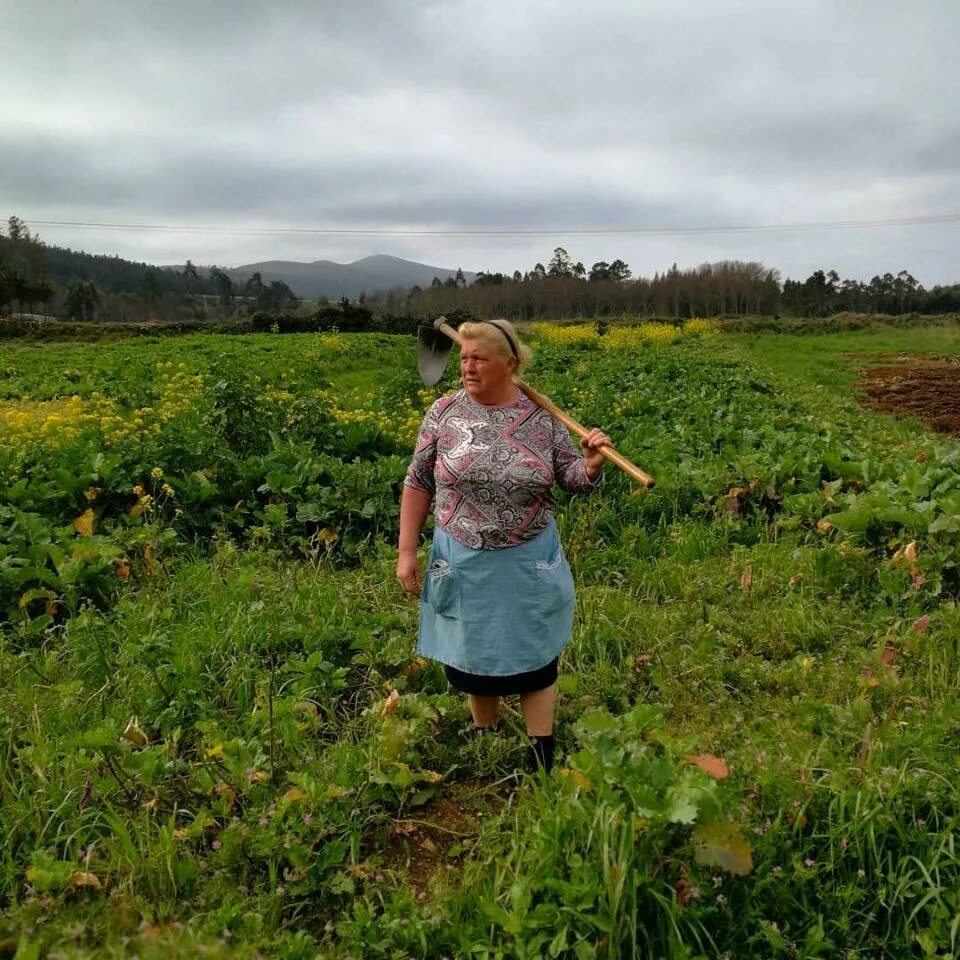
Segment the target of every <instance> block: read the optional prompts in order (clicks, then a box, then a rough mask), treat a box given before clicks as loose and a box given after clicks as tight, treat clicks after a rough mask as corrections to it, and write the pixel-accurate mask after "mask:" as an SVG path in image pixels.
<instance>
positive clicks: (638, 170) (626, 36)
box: [0, 0, 960, 286]
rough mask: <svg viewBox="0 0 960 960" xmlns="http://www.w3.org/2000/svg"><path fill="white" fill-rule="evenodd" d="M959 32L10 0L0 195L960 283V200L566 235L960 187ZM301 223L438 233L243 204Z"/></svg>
mask: <svg viewBox="0 0 960 960" xmlns="http://www.w3.org/2000/svg"><path fill="white" fill-rule="evenodd" d="M958 36H960V2H958V0H916V2H914V3H912V4H907V3H903V2H900V0H898V2H888V0H835V2H827V0H793V2H791V0H769V2H760V0H741V2H734V0H698V2H692V0H690V2H685V0H591V2H589V3H587V2H582V0H581V2H568V0H550V2H539V0H537V2H529V0H527V2H525V0H510V2H504V0H477V2H473V0H452V2H444V0H435V2H429V0H421V2H413V0H408V2H381V0H349V2H341V0H316V2H312V3H307V2H303V3H296V2H284V0H277V2H274V3H273V4H265V3H262V2H257V3H253V2H248V0H230V2H220V0H216V2H213V0H199V2H198V0H189V2H185V0H165V2H163V3H158V2H156V0H148V2H144V0H96V2H93V0H79V2H78V0H0V90H2V91H3V93H2V95H0V217H3V218H6V217H7V216H9V215H10V214H17V215H18V216H20V217H22V218H23V219H25V220H27V221H29V222H31V223H32V224H34V225H35V229H36V231H37V232H38V233H39V234H40V236H41V237H42V238H43V239H45V240H47V241H48V242H51V243H59V244H64V245H67V246H72V247H74V248H77V249H86V250H90V251H94V252H106V253H119V254H120V255H121V256H124V257H129V258H131V259H143V260H146V261H148V262H156V263H178V262H183V261H184V260H186V259H187V258H190V259H192V260H193V261H194V262H196V263H204V264H209V263H220V264H223V265H226V266H234V265H237V264H241V263H245V262H250V261H254V260H266V259H292V260H315V259H320V258H329V259H333V260H338V261H342V262H345V261H349V260H353V259H357V258H358V257H361V256H365V255H367V254H370V253H378V252H379V253H388V254H393V255H396V256H402V257H408V258H411V259H415V260H420V261H424V262H427V263H431V264H433V265H438V266H445V267H457V266H461V267H463V268H464V269H467V270H478V269H488V270H511V271H512V270H514V269H521V270H527V269H530V268H531V267H532V266H533V264H534V263H536V262H537V261H542V262H543V263H546V262H547V261H548V260H549V258H550V255H551V252H552V250H553V248H554V247H556V246H558V245H560V246H563V247H565V248H566V249H567V250H568V251H569V253H570V255H571V257H572V258H573V259H574V260H575V261H576V260H582V261H583V262H584V263H585V264H586V266H587V268H588V269H589V267H590V266H591V264H592V263H594V262H595V261H597V260H611V259H614V258H616V257H620V258H622V259H624V260H626V261H627V262H628V263H629V264H630V266H631V267H632V269H633V271H634V273H635V274H638V275H652V274H653V272H654V271H655V270H663V269H665V268H667V267H669V266H670V264H671V263H672V262H674V261H676V262H678V264H679V265H680V266H681V267H685V266H693V265H696V264H699V263H702V262H704V261H713V260H720V259H745V260H760V261H762V262H764V263H766V264H768V265H769V266H772V267H776V268H778V269H780V270H781V271H782V272H783V274H784V275H786V276H793V277H805V276H807V275H808V274H809V273H810V272H811V271H812V270H814V269H817V268H820V267H822V268H826V269H829V268H831V267H832V268H835V269H837V270H838V271H839V272H840V273H841V275H843V276H851V277H858V278H860V279H865V280H868V279H869V278H870V276H872V275H873V274H874V273H878V272H879V273H883V272H885V271H887V270H889V271H891V272H893V273H896V272H897V271H898V270H901V269H909V270H911V271H912V272H913V274H914V276H916V277H917V278H918V279H919V280H920V281H921V282H922V283H924V284H925V285H927V286H930V285H932V284H934V283H948V282H960V257H958V255H957V251H960V219H957V220H954V221H952V222H947V223H942V224H936V225H929V224H924V225H913V226H882V227H880V226H875V227H869V228H868V227H862V228H856V229H853V228H843V229H836V228H835V229H816V230H807V231H784V232H750V233H723V232H716V233H697V234H679V235H669V234H655V233H654V234H651V233H646V234H637V233H634V234H629V233H623V234H610V235H585V234H581V235H580V236H576V235H573V232H575V231H577V230H580V231H597V230H609V231H612V230H621V231H629V230H635V231H636V230H653V229H659V230H670V229H684V228H699V227H730V226H749V225H759V226H768V225H777V224H797V223H823V222H835V221H850V220H857V221H862V220H881V219H894V218H905V217H917V216H924V217H927V216H940V215H949V214H960V57H958V56H957V52H956V43H957V37H958ZM43 220H48V221H49V220H58V221H88V222H98V223H103V222H109V223H122V224H160V225H166V226H170V227H173V228H177V229H171V230H157V231H147V230H141V231H134V230H117V231H107V230H104V229H80V228H76V227H54V226H46V225H41V224H37V223H36V221H43ZM185 227H194V228H200V227H203V228H210V227H213V228H218V230H219V231H220V232H209V231H201V230H195V231H188V230H184V229H183V228H185ZM285 228H295V229H302V230H344V231H350V230H370V231H403V230H406V231H413V232H419V235H412V236H405V237H404V236H397V235H390V234H389V233H383V234H380V235H368V236H357V235H350V234H339V235H335V234H328V235H323V234H297V235H286V234H279V233H278V234H275V235H251V234H249V233H246V234H245V233H244V232H243V231H244V230H247V231H250V230H257V229H259V230H280V229H285ZM456 230H462V231H483V230H489V231H517V232H519V231H543V233H542V235H537V236H530V235H523V234H518V233H515V234H514V235H509V233H508V234H506V235H496V236H483V235H478V234H476V233H473V234H467V235H461V236H449V235H447V236H445V235H442V233H438V232H442V231H456ZM430 231H433V233H432V234H431V233H430Z"/></svg>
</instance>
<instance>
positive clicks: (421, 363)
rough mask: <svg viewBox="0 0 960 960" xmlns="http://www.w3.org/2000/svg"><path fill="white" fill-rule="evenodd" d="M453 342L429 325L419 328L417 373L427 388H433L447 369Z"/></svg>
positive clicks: (422, 325)
mask: <svg viewBox="0 0 960 960" xmlns="http://www.w3.org/2000/svg"><path fill="white" fill-rule="evenodd" d="M452 347H453V341H452V340H451V339H450V338H449V337H448V336H447V335H446V334H445V333H441V332H440V331H439V330H436V329H434V328H433V327H432V326H430V325H429V324H426V323H424V324H421V325H420V326H419V327H417V372H418V373H419V374H420V379H421V380H422V381H423V385H424V386H425V387H432V386H433V385H434V384H435V383H436V382H437V381H438V380H439V379H440V378H441V377H442V376H443V371H444V370H445V369H446V367H447V357H448V356H449V355H450V349H451V348H452Z"/></svg>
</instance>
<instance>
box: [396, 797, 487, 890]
mask: <svg viewBox="0 0 960 960" xmlns="http://www.w3.org/2000/svg"><path fill="white" fill-rule="evenodd" d="M504 802H505V797H504V795H503V793H502V791H501V790H498V789H497V788H496V787H495V786H493V787H492V786H491V785H490V784H487V783H482V782H476V781H475V782H472V783H457V784H452V785H451V790H450V791H449V793H448V794H447V795H445V796H441V797H438V798H437V799H436V800H434V801H432V802H431V803H429V804H426V805H424V806H423V807H419V808H415V809H414V810H412V811H411V812H410V814H409V816H405V817H399V818H397V819H396V820H393V821H392V822H391V823H390V824H389V826H388V827H387V829H386V835H385V836H383V837H382V838H381V842H380V844H379V850H378V853H379V858H380V860H381V863H382V867H383V868H384V869H385V870H387V871H389V872H393V873H399V874H401V875H405V877H406V883H407V884H408V885H409V887H410V889H411V890H412V892H413V894H414V896H415V897H417V899H420V900H422V899H424V898H425V897H426V896H427V893H428V889H429V886H430V882H431V880H433V879H434V878H435V877H436V875H437V874H438V872H439V873H443V874H446V875H447V876H445V877H444V882H445V883H449V882H452V877H450V876H449V874H451V873H452V872H453V871H454V870H455V869H457V868H458V867H460V866H461V865H462V863H463V861H464V859H466V858H467V857H469V856H470V855H471V854H472V853H473V851H474V847H475V844H476V839H477V833H478V830H479V828H480V825H481V823H482V822H483V821H484V820H485V819H486V818H487V817H489V816H493V815H496V813H497V812H498V811H499V810H500V809H501V808H502V807H503V804H504Z"/></svg>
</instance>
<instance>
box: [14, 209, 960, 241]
mask: <svg viewBox="0 0 960 960" xmlns="http://www.w3.org/2000/svg"><path fill="white" fill-rule="evenodd" d="M24 222H25V223H27V224H29V225H31V226H40V227H68V228H78V229H83V230H144V231H149V230H153V231H169V232H177V233H213V234H224V235H227V236H261V237H268V236H291V235H307V236H324V237H594V236H621V237H627V236H657V237H678V236H687V235H692V234H709V233H788V232H805V231H812V230H862V229H869V228H875V227H913V226H928V225H932V224H943V223H958V222H960V213H943V214H936V215H932V216H906V217H883V218H879V219H860V220H817V221H811V222H808V223H767V224H739V225H732V226H700V227H623V228H620V227H598V228H582V229H578V228H557V229H553V230H524V229H512V228H511V229H497V230H486V229H472V228H464V229H452V230H428V229H422V230H420V229H412V228H411V229H407V228H386V229H383V228H360V229H354V228H345V227H250V228H237V227H208V226H189V225H176V224H167V223H95V222H90V221H81V220H26V219H25V220H24Z"/></svg>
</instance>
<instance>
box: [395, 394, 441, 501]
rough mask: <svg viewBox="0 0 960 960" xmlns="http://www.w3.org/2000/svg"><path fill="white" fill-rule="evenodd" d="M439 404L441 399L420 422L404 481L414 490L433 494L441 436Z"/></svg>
mask: <svg viewBox="0 0 960 960" xmlns="http://www.w3.org/2000/svg"><path fill="white" fill-rule="evenodd" d="M439 406H440V401H437V403H435V404H434V405H433V406H432V407H431V408H430V409H429V410H428V411H427V413H426V415H425V416H424V418H423V423H421V424H420V432H419V433H418V434H417V442H416V445H415V446H414V448H413V457H412V458H411V460H410V466H409V467H407V475H406V477H405V479H404V481H403V482H404V485H405V486H408V487H413V489H414V490H423V491H424V492H425V493H429V494H430V495H431V496H433V494H434V493H435V492H436V481H435V479H434V476H433V468H434V466H435V465H436V462H437V439H438V438H439V436H440V421H439V416H438V413H439V411H438V408H439Z"/></svg>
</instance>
